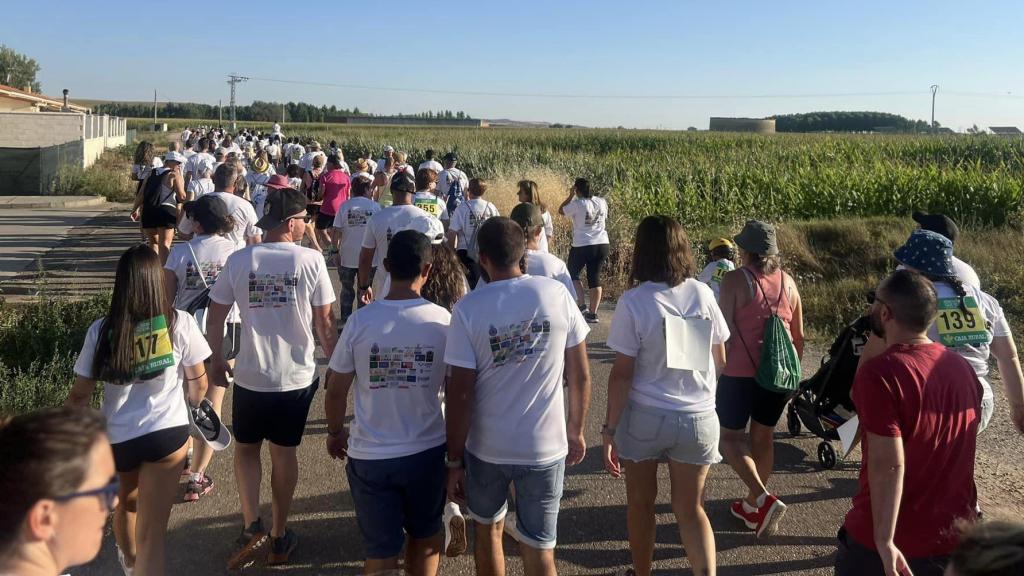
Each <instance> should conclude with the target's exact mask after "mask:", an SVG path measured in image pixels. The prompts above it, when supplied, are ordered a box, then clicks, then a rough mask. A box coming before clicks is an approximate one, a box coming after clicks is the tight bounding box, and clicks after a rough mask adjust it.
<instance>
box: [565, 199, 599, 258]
mask: <svg viewBox="0 0 1024 576" xmlns="http://www.w3.org/2000/svg"><path fill="white" fill-rule="evenodd" d="M563 211H564V212H565V215H566V216H568V217H569V218H570V219H571V220H572V245H573V247H574V248H576V247H579V246H593V245H595V244H607V243H608V231H607V230H605V228H604V224H605V220H606V219H607V218H608V203H607V202H605V201H604V198H598V197H597V196H592V197H590V198H579V197H577V198H576V199H575V200H573V201H572V202H569V203H568V204H566V206H565V208H564V209H563Z"/></svg>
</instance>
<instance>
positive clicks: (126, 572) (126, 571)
mask: <svg viewBox="0 0 1024 576" xmlns="http://www.w3.org/2000/svg"><path fill="white" fill-rule="evenodd" d="M114 548H116V549H117V562H118V563H119V564H121V571H122V572H124V576H132V574H134V573H135V567H134V566H133V567H131V568H129V567H128V566H126V565H125V563H124V552H122V551H121V547H120V546H117V545H116V544H115V545H114Z"/></svg>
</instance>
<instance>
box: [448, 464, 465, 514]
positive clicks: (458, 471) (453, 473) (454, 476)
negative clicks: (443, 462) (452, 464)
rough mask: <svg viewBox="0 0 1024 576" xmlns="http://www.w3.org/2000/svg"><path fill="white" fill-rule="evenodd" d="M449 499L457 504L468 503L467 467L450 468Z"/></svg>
mask: <svg viewBox="0 0 1024 576" xmlns="http://www.w3.org/2000/svg"><path fill="white" fill-rule="evenodd" d="M448 499H449V500H451V501H452V502H455V503H456V504H462V505H465V504H466V469H465V468H449V469H448Z"/></svg>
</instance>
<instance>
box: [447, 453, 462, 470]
mask: <svg viewBox="0 0 1024 576" xmlns="http://www.w3.org/2000/svg"><path fill="white" fill-rule="evenodd" d="M444 467H445V468H447V469H449V470H459V469H462V468H464V467H465V465H464V464H463V462H462V458H458V459H456V460H449V459H448V457H447V456H446V457H445V459H444Z"/></svg>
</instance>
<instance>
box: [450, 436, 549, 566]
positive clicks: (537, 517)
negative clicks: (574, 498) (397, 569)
mask: <svg viewBox="0 0 1024 576" xmlns="http://www.w3.org/2000/svg"><path fill="white" fill-rule="evenodd" d="M564 476H565V460H564V459H562V460H558V461H557V462H554V463H552V464H544V465H537V466H531V465H516V464H491V463H490V462H484V461H483V460H481V459H479V458H477V457H475V456H473V455H472V454H470V453H469V452H466V507H467V508H468V509H469V516H470V518H472V519H473V520H475V521H477V522H479V523H480V524H488V525H489V524H494V523H495V522H498V521H499V520H501V519H502V518H504V517H505V514H506V512H508V487H509V484H511V485H513V486H515V488H516V528H518V529H519V534H520V543H521V544H525V545H527V546H529V547H531V548H537V549H540V550H546V549H551V548H554V547H555V540H556V539H557V536H558V505H559V502H560V501H561V499H562V479H563V477H564Z"/></svg>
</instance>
